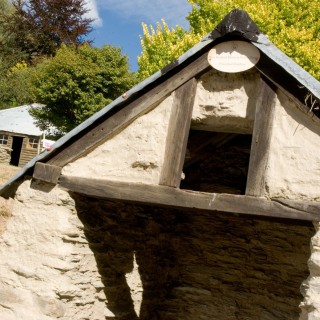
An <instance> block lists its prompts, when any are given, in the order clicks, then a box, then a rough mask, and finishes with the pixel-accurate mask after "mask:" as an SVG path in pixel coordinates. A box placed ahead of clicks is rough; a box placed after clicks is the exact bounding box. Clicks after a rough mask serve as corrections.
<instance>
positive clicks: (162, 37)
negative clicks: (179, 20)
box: [138, 20, 201, 78]
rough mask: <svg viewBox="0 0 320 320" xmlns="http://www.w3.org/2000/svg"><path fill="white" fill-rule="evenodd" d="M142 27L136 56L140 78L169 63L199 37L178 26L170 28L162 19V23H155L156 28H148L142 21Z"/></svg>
mask: <svg viewBox="0 0 320 320" xmlns="http://www.w3.org/2000/svg"><path fill="white" fill-rule="evenodd" d="M142 28H143V37H140V41H141V46H142V53H141V55H140V56H139V57H138V64H139V75H140V77H141V78H146V77H148V76H149V75H151V74H153V73H155V72H156V71H158V70H159V69H160V68H161V67H164V66H166V65H167V64H169V63H170V62H172V61H173V60H174V59H175V58H177V57H179V56H180V55H181V53H183V52H185V51H186V50H188V49H189V48H190V47H192V45H193V44H195V43H196V42H197V41H198V40H200V38H201V37H200V36H197V35H191V34H190V33H188V32H186V31H185V30H184V29H183V28H181V27H179V26H177V27H176V29H170V28H169V27H168V25H167V24H166V23H165V21H164V20H162V24H160V23H158V24H157V28H156V30H154V28H153V27H152V26H149V28H148V26H147V25H146V24H144V23H143V24H142Z"/></svg>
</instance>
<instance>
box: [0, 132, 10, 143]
mask: <svg viewBox="0 0 320 320" xmlns="http://www.w3.org/2000/svg"><path fill="white" fill-rule="evenodd" d="M8 139H9V137H8V136H7V135H6V134H0V144H8Z"/></svg>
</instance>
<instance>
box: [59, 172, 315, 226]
mask: <svg viewBox="0 0 320 320" xmlns="http://www.w3.org/2000/svg"><path fill="white" fill-rule="evenodd" d="M59 184H60V185H61V186H62V187H64V188H66V189H68V190H70V191H72V192H75V193H79V194H83V195H86V196H91V197H96V198H102V199H111V200H124V201H129V202H135V203H141V204H149V205H150V204H151V205H159V206H167V207H172V208H185V209H198V210H207V211H212V212H224V213H239V214H247V215H257V216H266V217H275V218H286V219H298V220H309V221H316V220H320V203H313V202H312V203H304V204H303V202H297V201H293V202H292V203H290V201H289V203H288V201H287V202H286V203H280V202H279V199H277V201H272V200H268V199H266V198H258V197H252V196H242V195H232V194H217V193H205V192H197V191H189V190H181V189H177V188H172V187H167V186H161V185H147V184H142V183H130V182H118V181H109V180H98V179H89V178H80V177H71V176H65V175H61V176H60V178H59Z"/></svg>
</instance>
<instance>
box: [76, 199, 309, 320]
mask: <svg viewBox="0 0 320 320" xmlns="http://www.w3.org/2000/svg"><path fill="white" fill-rule="evenodd" d="M73 197H74V199H75V200H76V207H77V211H78V215H79V218H80V219H81V221H82V222H83V224H84V227H85V234H86V237H87V240H88V241H89V245H90V248H91V250H92V251H93V252H94V255H95V258H96V261H97V266H98V269H99V273H100V275H101V277H102V281H103V284H104V286H105V294H106V297H107V300H108V302H107V307H108V309H109V310H111V311H112V312H113V314H114V315H115V317H110V318H108V317H107V318H106V319H121V320H133V319H141V320H154V319H165V320H171V319H172V320H173V319H174V320H179V319H181V320H182V319H184V320H185V319H188V320H192V319H194V320H198V319H208V320H209V319H210V320H211V319H219V320H233V319H234V320H238V319H261V320H268V319H270V320H271V319H298V316H299V308H298V306H299V303H300V301H301V300H302V296H301V295H300V293H299V287H300V285H301V283H302V281H303V280H304V279H306V278H307V277H308V269H307V260H308V258H309V256H310V251H309V242H310V238H311V236H312V235H313V233H314V230H313V227H312V225H311V223H310V224H303V225H298V224H295V223H294V222H293V221H285V222H283V221H282V222H281V221H267V220H263V219H252V218H251V217H248V216H236V215H231V214H230V215H223V214H216V213H203V212H187V211H179V210H171V209H170V210H169V209H165V208H154V207H149V206H145V207H143V206H138V205H129V204H124V203H120V202H111V201H103V200H97V199H90V198H83V197H80V196H76V195H73ZM134 254H135V257H136V262H137V264H138V266H139V273H140V278H141V282H142V286H143V296H142V302H141V308H140V313H139V314H136V312H135V310H134V301H133V300H132V296H131V292H130V288H129V286H128V284H127V281H126V277H125V275H126V274H127V273H130V272H131V271H132V268H133V255H134Z"/></svg>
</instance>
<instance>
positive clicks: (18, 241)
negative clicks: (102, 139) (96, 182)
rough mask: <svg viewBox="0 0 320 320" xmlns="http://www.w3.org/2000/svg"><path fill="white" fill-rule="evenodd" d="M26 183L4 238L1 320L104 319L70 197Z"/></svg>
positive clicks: (0, 262)
mask: <svg viewBox="0 0 320 320" xmlns="http://www.w3.org/2000/svg"><path fill="white" fill-rule="evenodd" d="M33 186H34V187H35V188H36V189H31V188H30V181H25V182H24V183H23V184H22V185H21V186H20V187H19V189H18V191H17V194H16V199H15V202H14V205H13V209H12V216H11V217H10V218H9V219H8V221H7V224H6V230H5V231H4V232H3V233H2V235H1V237H0V256H1V259H0V275H1V277H0V319H1V320H22V319H23V320H51V319H64V320H71V319H72V320H73V319H88V320H89V319H90V320H102V319H105V299H106V298H105V295H104V291H103V284H102V282H101V277H100V274H99V272H98V270H97V267H96V261H95V259H94V255H93V252H92V251H91V250H90V249H89V246H88V241H87V239H86V237H85V235H84V231H83V225H82V223H81V222H80V220H79V219H78V217H77V213H76V211H75V209H74V202H73V200H72V199H71V198H70V197H69V195H68V193H67V192H65V191H62V190H60V189H59V188H53V187H52V186H48V185H44V184H34V185H33Z"/></svg>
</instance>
